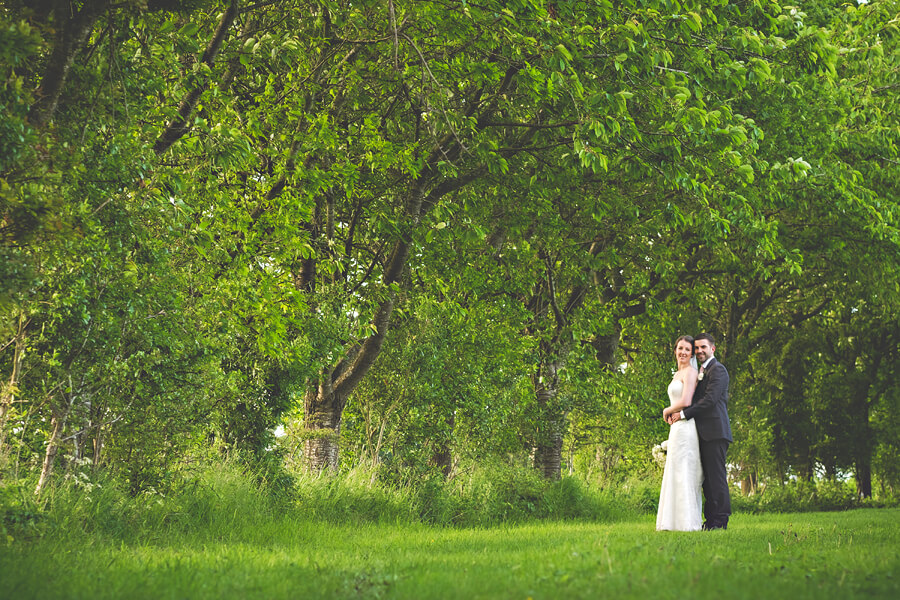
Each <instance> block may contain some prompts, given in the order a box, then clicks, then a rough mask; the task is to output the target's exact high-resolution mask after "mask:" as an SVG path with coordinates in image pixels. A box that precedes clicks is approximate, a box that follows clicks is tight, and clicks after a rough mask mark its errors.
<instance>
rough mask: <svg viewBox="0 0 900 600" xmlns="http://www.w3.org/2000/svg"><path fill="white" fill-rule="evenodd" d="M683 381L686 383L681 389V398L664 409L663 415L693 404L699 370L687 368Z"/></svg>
mask: <svg viewBox="0 0 900 600" xmlns="http://www.w3.org/2000/svg"><path fill="white" fill-rule="evenodd" d="M681 382H682V383H683V384H684V385H683V386H682V389H681V398H680V399H679V400H678V401H677V402H675V403H674V404H672V406H670V407H668V408H667V409H666V410H665V411H663V415H668V414H672V413H676V412H679V411H682V410H684V409H685V408H687V407H688V406H690V405H691V401H692V400H693V398H694V391H695V390H696V389H697V371H695V370H694V369H687V370H686V371H685V373H684V379H682V380H681Z"/></svg>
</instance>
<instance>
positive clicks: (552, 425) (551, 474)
mask: <svg viewBox="0 0 900 600" xmlns="http://www.w3.org/2000/svg"><path fill="white" fill-rule="evenodd" d="M555 397H556V390H550V389H547V388H540V389H538V391H537V401H538V406H539V408H540V413H541V417H540V418H541V421H540V425H539V426H538V431H537V439H536V440H535V448H534V468H535V469H536V470H538V471H540V473H541V475H543V476H544V478H545V479H549V480H551V481H557V480H559V479H560V477H562V448H563V436H564V435H565V429H566V413H565V412H564V411H561V410H559V409H557V408H556V407H554V406H553V400H554V398H555Z"/></svg>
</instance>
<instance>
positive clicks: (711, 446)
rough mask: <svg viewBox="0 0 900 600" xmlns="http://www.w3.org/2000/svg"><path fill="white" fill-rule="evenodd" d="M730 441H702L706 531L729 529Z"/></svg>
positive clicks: (701, 459)
mask: <svg viewBox="0 0 900 600" xmlns="http://www.w3.org/2000/svg"><path fill="white" fill-rule="evenodd" d="M728 443H729V442H728V440H724V439H720V440H700V463H701V464H702V466H703V498H704V499H705V500H706V503H705V505H704V506H703V516H704V517H705V519H706V523H705V524H704V527H705V528H706V529H712V528H718V527H727V526H728V517H729V516H730V515H731V495H730V494H729V492H728V471H727V468H726V466H725V465H726V459H725V457H726V455H727V453H728Z"/></svg>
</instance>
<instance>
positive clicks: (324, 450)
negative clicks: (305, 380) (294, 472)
mask: <svg viewBox="0 0 900 600" xmlns="http://www.w3.org/2000/svg"><path fill="white" fill-rule="evenodd" d="M343 405H344V402H342V401H341V400H340V398H338V397H337V396H336V395H335V393H334V391H333V390H330V391H328V390H323V389H322V386H318V388H317V389H312V390H310V391H309V392H307V397H306V402H305V410H304V421H303V425H304V428H305V429H306V434H307V437H306V440H305V441H304V443H303V460H304V465H305V466H306V468H307V469H309V470H310V471H325V470H328V471H332V472H336V471H337V468H338V458H339V449H340V444H339V442H340V435H341V416H342V415H343V410H344V406H343Z"/></svg>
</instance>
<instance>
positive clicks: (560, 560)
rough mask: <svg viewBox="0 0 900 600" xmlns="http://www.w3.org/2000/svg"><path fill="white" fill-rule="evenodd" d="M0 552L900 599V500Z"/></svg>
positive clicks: (672, 592)
mask: <svg viewBox="0 0 900 600" xmlns="http://www.w3.org/2000/svg"><path fill="white" fill-rule="evenodd" d="M238 521H239V520H236V521H235V524H234V525H233V526H231V525H229V523H213V524H210V525H209V526H208V527H203V528H199V529H197V530H187V531H182V532H177V533H168V534H158V535H154V534H152V533H149V534H141V535H136V536H134V537H133V539H129V540H128V541H123V540H122V539H116V537H115V536H112V537H111V536H104V535H102V534H96V535H90V536H87V535H85V534H81V533H79V534H78V535H62V536H49V535H48V536H44V537H41V538H40V539H37V540H33V541H16V542H14V543H12V544H10V545H8V546H6V547H0V598H10V599H13V598H14V599H17V600H24V599H28V598H41V599H48V598H73V599H74V598H85V599H88V598H89V599H91V600H99V599H102V598H154V599H156V598H185V599H200V598H267V599H269V598H291V599H297V598H416V599H422V598H522V599H525V598H533V599H535V600H538V599H541V598H604V597H608V598H654V599H665V598H692V599H701V598H747V599H753V600H759V599H767V598H790V599H791V600H800V599H802V598H900V581H898V579H897V571H898V566H900V510H898V509H880V510H876V509H862V510H853V511H847V512H834V513H804V514H788V515H762V516H753V515H743V514H738V515H734V516H733V517H732V522H731V525H730V529H729V530H728V531H726V532H723V531H715V532H697V533H672V532H666V533H657V532H656V531H654V520H653V518H652V517H651V516H647V517H646V518H640V519H639V520H632V521H628V522H620V523H612V524H597V523H536V524H525V525H515V526H508V527H494V528H483V529H455V528H433V527H428V526H425V525H410V524H397V525H391V524H358V525H353V526H337V525H334V524H327V523H321V522H310V521H309V520H302V519H299V518H295V517H292V516H290V515H281V516H278V517H276V518H273V519H270V520H269V521H268V522H262V523H256V524H254V525H252V526H248V525H247V524H240V523H239V522H238Z"/></svg>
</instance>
